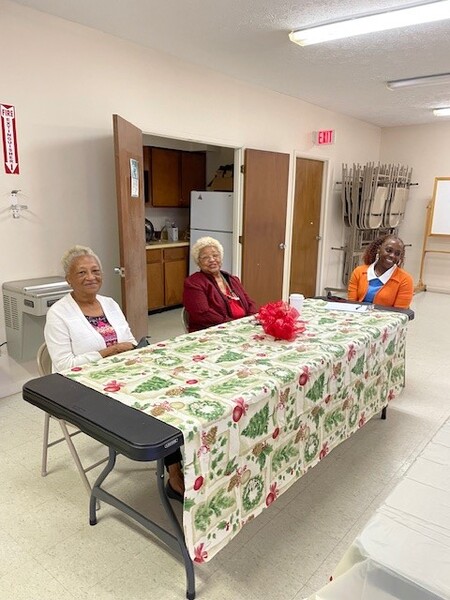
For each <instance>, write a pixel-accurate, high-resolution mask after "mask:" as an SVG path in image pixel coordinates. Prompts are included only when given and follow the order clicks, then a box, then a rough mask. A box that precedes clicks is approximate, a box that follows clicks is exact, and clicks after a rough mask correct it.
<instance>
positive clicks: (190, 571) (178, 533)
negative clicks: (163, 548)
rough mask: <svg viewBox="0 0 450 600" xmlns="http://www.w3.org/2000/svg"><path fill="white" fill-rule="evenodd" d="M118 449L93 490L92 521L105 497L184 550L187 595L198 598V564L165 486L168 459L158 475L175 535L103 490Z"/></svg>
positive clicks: (112, 452) (160, 463) (159, 464)
mask: <svg viewBox="0 0 450 600" xmlns="http://www.w3.org/2000/svg"><path fill="white" fill-rule="evenodd" d="M116 458H117V452H116V451H115V450H113V449H112V448H110V449H109V460H108V463H107V464H106V466H105V468H104V469H103V471H102V472H101V473H100V475H99V477H98V478H97V480H96V482H95V483H94V486H93V488H92V492H91V499H90V502H89V524H90V525H96V524H97V515H96V512H97V508H96V500H97V499H99V500H103V501H104V502H106V503H107V504H110V505H111V506H114V507H115V508H117V509H118V510H120V511H121V512H123V513H125V514H127V515H128V516H130V517H131V518H132V519H134V520H135V521H137V522H138V523H140V524H141V525H142V526H143V527H145V529H147V530H148V531H150V532H151V533H153V534H154V535H155V536H156V537H157V538H158V539H160V540H161V541H163V542H164V543H165V544H166V545H167V546H169V548H172V549H173V550H176V551H178V552H180V553H181V555H182V557H183V561H184V568H185V571H186V584H187V588H186V598H187V599H188V600H194V598H195V574H194V564H193V562H192V560H191V557H190V556H189V552H188V549H187V547H186V542H185V539H184V534H183V530H182V528H181V526H180V523H179V521H178V519H177V517H176V515H175V513H174V511H173V508H172V506H171V504H170V502H169V499H168V498H167V495H166V490H165V487H164V460H163V459H162V458H160V459H158V461H157V468H156V476H157V483H158V491H159V496H160V498H161V502H162V504H163V506H164V510H165V511H166V513H167V516H168V517H169V519H170V522H171V524H172V526H173V528H174V531H175V535H173V534H172V533H170V532H169V531H166V530H165V529H163V528H162V527H160V525H158V524H157V523H155V522H154V521H152V520H150V519H149V518H148V517H146V516H144V515H142V514H141V513H139V512H138V511H137V510H135V509H134V508H132V507H131V506H130V505H129V504H126V503H125V502H122V500H120V499H119V498H117V497H116V496H113V495H112V494H110V493H108V492H106V491H105V490H104V489H102V487H101V485H102V483H103V482H104V481H105V479H106V477H107V476H108V475H109V473H111V471H112V470H113V468H114V465H115V464H116Z"/></svg>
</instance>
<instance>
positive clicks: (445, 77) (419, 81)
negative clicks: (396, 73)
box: [386, 73, 450, 90]
mask: <svg viewBox="0 0 450 600" xmlns="http://www.w3.org/2000/svg"><path fill="white" fill-rule="evenodd" d="M445 83H447V84H449V83H450V73H438V74H437V75H424V76H423V77H411V78H410V79H395V80H394V81H388V82H386V86H387V87H388V88H389V89H390V90H397V89H399V88H407V87H422V86H427V85H439V84H445Z"/></svg>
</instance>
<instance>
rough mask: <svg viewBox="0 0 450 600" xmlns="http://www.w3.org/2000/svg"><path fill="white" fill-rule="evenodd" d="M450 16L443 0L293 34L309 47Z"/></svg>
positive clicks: (449, 6)
mask: <svg viewBox="0 0 450 600" xmlns="http://www.w3.org/2000/svg"><path fill="white" fill-rule="evenodd" d="M449 18H450V0H440V1H438V2H431V3H428V4H419V5H417V4H416V5H413V6H409V7H407V8H398V9H394V10H390V11H387V12H379V13H376V14H370V15H362V16H359V17H354V18H353V17H351V18H349V19H346V20H343V21H337V22H334V23H324V24H323V25H317V26H315V27H309V28H307V29H298V30H296V31H292V32H291V33H290V34H289V38H290V40H291V42H294V43H295V44H298V45H299V46H309V45H310V44H319V43H320V42H329V41H330V40H338V39H341V38H346V37H352V36H355V35H363V34H364V33H372V32H374V31H386V30H387V29H395V28H397V27H407V26H409V25H417V24H419V23H431V22H433V21H442V20H444V19H449Z"/></svg>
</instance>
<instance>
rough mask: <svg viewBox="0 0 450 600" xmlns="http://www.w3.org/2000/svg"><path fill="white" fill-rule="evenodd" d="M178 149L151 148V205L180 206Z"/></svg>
mask: <svg viewBox="0 0 450 600" xmlns="http://www.w3.org/2000/svg"><path fill="white" fill-rule="evenodd" d="M180 186H181V165H180V151H179V150H167V149H166V148H152V149H151V153H150V187H151V203H152V206H180V195H181V192H180Z"/></svg>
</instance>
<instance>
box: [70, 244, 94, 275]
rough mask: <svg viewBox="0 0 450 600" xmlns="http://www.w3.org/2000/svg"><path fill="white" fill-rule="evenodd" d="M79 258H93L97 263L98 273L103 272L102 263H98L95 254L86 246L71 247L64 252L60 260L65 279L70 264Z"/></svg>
mask: <svg viewBox="0 0 450 600" xmlns="http://www.w3.org/2000/svg"><path fill="white" fill-rule="evenodd" d="M80 256H92V258H95V260H96V261H97V262H98V266H99V267H100V271H102V270H103V269H102V263H101V262H100V259H99V257H98V256H97V255H96V254H95V252H94V251H93V250H91V249H90V248H88V247H87V246H73V248H70V249H69V250H66V252H64V254H63V256H62V258H61V264H62V267H63V269H64V274H65V275H66V277H67V275H68V274H69V271H70V267H71V265H72V262H73V261H74V260H75V259H76V258H79V257H80Z"/></svg>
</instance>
